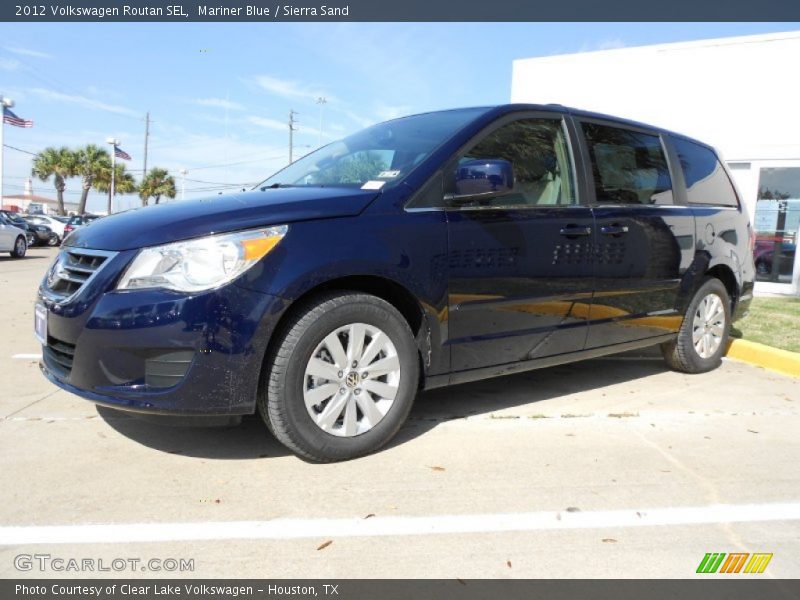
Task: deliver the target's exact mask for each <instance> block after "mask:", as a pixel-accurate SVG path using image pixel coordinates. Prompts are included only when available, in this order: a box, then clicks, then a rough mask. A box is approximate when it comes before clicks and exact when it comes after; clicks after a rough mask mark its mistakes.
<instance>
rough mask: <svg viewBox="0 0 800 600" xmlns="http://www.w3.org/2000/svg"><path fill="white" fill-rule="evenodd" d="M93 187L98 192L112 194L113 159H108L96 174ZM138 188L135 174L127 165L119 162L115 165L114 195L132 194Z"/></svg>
mask: <svg viewBox="0 0 800 600" xmlns="http://www.w3.org/2000/svg"><path fill="white" fill-rule="evenodd" d="M92 187H94V189H96V190H97V191H98V192H102V193H105V194H111V160H110V159H108V158H107V159H106V160H105V162H104V164H103V167H102V169H101V170H100V171H98V173H97V175H95V178H94V182H93V184H92ZM136 190H137V185H136V180H135V179H134V178H133V175H131V174H130V173H128V171H127V170H126V169H125V165H124V164H122V163H117V164H116V165H114V195H115V196H116V195H117V194H131V193H133V192H135V191H136Z"/></svg>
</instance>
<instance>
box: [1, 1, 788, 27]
mask: <svg viewBox="0 0 800 600" xmlns="http://www.w3.org/2000/svg"><path fill="white" fill-rule="evenodd" d="M286 1H287V2H290V3H289V4H284V3H283V2H282V1H281V0H266V1H265V0H209V1H204V0H167V1H164V0H150V1H148V0H122V1H120V0H105V1H104V0H52V1H46V2H39V1H37V0H11V1H10V2H2V3H0V21H7V22H31V23H36V22H103V21H110V22H172V23H181V22H223V21H225V22H247V21H249V22H262V23H278V22H282V21H292V22H302V21H309V22H311V21H317V22H320V21H323V22H324V21H331V22H335V21H339V22H342V21H358V22H369V21H372V22H379V21H383V22H390V21H391V22H426V21H427V22H433V21H441V22H443V21H449V22H470V21H482V22H502V21H530V22H536V21H573V22H577V21H605V22H609V21H627V22H636V21H680V22H688V21H728V22H732V21H798V20H800V2H798V1H797V0H759V1H757V2H755V1H753V0H726V1H725V2H720V1H719V0H666V1H648V0H559V1H558V2H554V1H553V0H395V1H394V2H386V1H382V0H286ZM248 7H249V8H248Z"/></svg>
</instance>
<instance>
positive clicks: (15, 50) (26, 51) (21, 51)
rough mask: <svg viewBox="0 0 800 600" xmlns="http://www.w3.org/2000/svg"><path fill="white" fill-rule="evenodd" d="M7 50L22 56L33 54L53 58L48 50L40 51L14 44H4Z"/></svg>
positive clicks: (38, 56)
mask: <svg viewBox="0 0 800 600" xmlns="http://www.w3.org/2000/svg"><path fill="white" fill-rule="evenodd" d="M4 48H5V49H6V50H8V51H9V52H12V53H14V54H18V55H20V56H32V57H33V58H53V55H52V54H47V52H39V51H38V50H31V49H30V48H20V47H14V46H4Z"/></svg>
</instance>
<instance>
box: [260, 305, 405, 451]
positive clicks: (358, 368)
mask: <svg viewBox="0 0 800 600" xmlns="http://www.w3.org/2000/svg"><path fill="white" fill-rule="evenodd" d="M267 361H268V363H267V365H266V368H267V370H268V371H267V378H266V380H265V381H264V383H263V385H262V386H261V387H262V391H261V393H260V394H259V401H258V405H259V411H260V413H261V415H262V417H263V418H264V420H265V421H266V422H267V426H268V427H269V429H270V431H271V432H272V433H273V434H274V435H275V437H276V438H277V439H278V440H279V441H280V442H281V443H283V444H284V445H285V446H286V447H287V448H289V449H290V450H291V451H292V452H294V453H295V454H297V455H299V456H301V457H304V458H307V459H309V460H313V461H317V462H332V461H338V460H347V459H350V458H355V457H358V456H362V455H364V454H369V453H370V452H373V451H375V450H377V449H378V448H380V447H381V446H383V445H384V444H386V443H387V442H388V441H389V440H390V439H391V438H392V437H393V436H394V435H395V434H396V433H397V431H398V430H399V429H400V427H401V426H402V425H403V423H404V422H405V420H406V417H407V416H408V413H409V411H410V410H411V405H412V404H413V402H414V397H415V396H416V393H417V386H418V382H419V361H418V353H417V348H416V343H415V342H414V336H413V334H412V333H411V329H410V328H409V326H408V323H407V322H406V321H405V319H404V318H403V316H402V315H401V314H400V313H399V312H398V311H397V309H395V308H394V307H393V306H392V305H391V304H389V303H388V302H386V301H385V300H382V299H380V298H377V297H375V296H371V295H367V294H361V293H357V292H344V293H336V294H331V295H326V296H323V297H321V298H319V299H318V300H317V301H316V302H314V303H313V304H310V305H309V306H307V307H306V308H305V310H302V311H300V312H299V313H298V314H297V315H296V316H295V318H294V320H293V321H292V322H291V323H290V324H289V325H288V326H287V327H286V328H285V329H284V330H283V334H282V335H281V336H280V338H279V339H278V340H277V343H276V346H275V349H274V350H273V352H271V355H270V356H268V357H267Z"/></svg>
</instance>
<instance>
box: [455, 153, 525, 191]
mask: <svg viewBox="0 0 800 600" xmlns="http://www.w3.org/2000/svg"><path fill="white" fill-rule="evenodd" d="M455 175H456V177H455V181H456V186H455V193H454V194H450V195H449V197H448V198H447V199H448V200H451V201H453V200H455V201H459V200H464V201H469V200H480V199H481V198H492V197H494V196H502V195H503V194H507V193H508V192H510V191H511V190H512V189H513V188H514V168H513V167H512V166H511V162H509V161H507V160H503V159H499V158H483V159H481V158H476V159H473V160H468V161H465V162H463V163H461V164H459V165H458V167H457V168H456V173H455Z"/></svg>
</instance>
